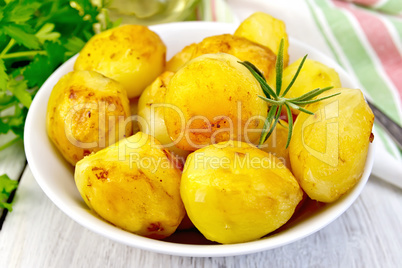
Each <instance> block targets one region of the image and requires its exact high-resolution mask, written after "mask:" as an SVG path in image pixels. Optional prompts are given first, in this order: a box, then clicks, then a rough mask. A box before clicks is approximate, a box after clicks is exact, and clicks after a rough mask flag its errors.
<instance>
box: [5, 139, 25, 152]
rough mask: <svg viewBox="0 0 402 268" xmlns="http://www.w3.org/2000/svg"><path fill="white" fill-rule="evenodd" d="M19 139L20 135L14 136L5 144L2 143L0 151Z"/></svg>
mask: <svg viewBox="0 0 402 268" xmlns="http://www.w3.org/2000/svg"><path fill="white" fill-rule="evenodd" d="M20 139H21V137H15V138H14V139H12V140H11V141H9V142H7V143H6V144H3V145H2V146H0V151H2V150H4V149H6V148H7V147H9V146H11V145H13V144H14V143H16V142H18V141H19V140H20Z"/></svg>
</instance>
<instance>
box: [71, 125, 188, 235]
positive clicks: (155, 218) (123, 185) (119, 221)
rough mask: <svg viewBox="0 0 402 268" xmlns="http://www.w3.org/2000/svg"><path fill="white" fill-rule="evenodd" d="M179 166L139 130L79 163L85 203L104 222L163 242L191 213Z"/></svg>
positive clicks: (77, 171)
mask: <svg viewBox="0 0 402 268" xmlns="http://www.w3.org/2000/svg"><path fill="white" fill-rule="evenodd" d="M176 164H177V163H176V160H175V159H174V157H172V155H171V154H170V153H169V152H168V151H167V150H164V149H163V147H162V146H161V144H160V143H159V142H158V141H157V140H155V139H154V138H153V137H151V136H149V135H146V134H144V133H142V132H138V133H137V134H135V135H133V136H131V137H129V138H126V139H123V140H121V141H120V142H118V143H117V144H115V145H112V146H110V147H108V148H106V149H104V150H101V151H99V152H97V153H96V154H92V155H90V156H87V157H85V158H84V159H82V160H81V161H79V162H78V163H77V166H76V169H75V182H76V185H77V188H78V190H79V192H80V194H81V196H82V198H83V199H84V201H85V203H86V204H87V205H88V206H89V207H90V208H91V209H92V210H93V211H95V212H96V213H98V214H99V215H100V216H101V217H102V218H103V219H105V220H107V221H108V222H110V223H112V224H114V225H116V226H117V227H120V228H122V229H124V230H127V231H130V232H133V233H135V234H139V235H142V236H146V237H150V238H155V239H162V238H165V237H167V236H169V235H171V234H172V233H173V232H174V231H175V230H176V228H177V226H179V224H180V222H181V221H182V219H183V217H184V215H185V210H184V207H183V203H182V201H181V198H180V177H181V170H180V169H178V168H177V167H176Z"/></svg>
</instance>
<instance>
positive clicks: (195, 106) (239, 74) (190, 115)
mask: <svg viewBox="0 0 402 268" xmlns="http://www.w3.org/2000/svg"><path fill="white" fill-rule="evenodd" d="M238 61H239V59H237V58H236V57H234V56H232V55H229V54H224V53H218V54H205V55H202V56H200V57H197V58H195V59H193V60H191V61H190V62H189V63H188V64H186V65H185V66H184V67H183V68H181V69H180V70H179V71H178V72H177V73H176V74H175V75H174V76H173V77H172V79H171V80H170V83H169V84H168V90H167V93H166V98H165V102H166V104H168V105H171V107H168V108H165V111H164V113H165V124H166V128H167V131H168V133H169V136H170V138H171V139H172V140H173V141H174V142H175V143H176V146H177V147H178V148H180V149H182V150H191V151H194V150H196V149H198V148H202V147H204V146H207V145H209V144H214V143H219V142H222V141H227V140H230V139H233V140H242V141H247V142H248V141H249V142H257V141H258V139H259V137H260V134H261V129H262V127H263V125H264V120H265V118H266V116H267V110H268V105H267V103H266V102H265V101H263V100H261V99H260V98H259V97H258V96H259V95H261V96H263V94H264V93H263V91H262V89H261V86H260V85H259V84H258V82H257V80H256V79H255V78H254V77H253V75H252V74H251V73H250V72H249V70H248V69H247V68H246V67H244V66H243V65H241V64H240V63H239V62H238ZM250 129H253V130H255V131H253V132H251V131H249V130H250ZM258 131H259V132H258Z"/></svg>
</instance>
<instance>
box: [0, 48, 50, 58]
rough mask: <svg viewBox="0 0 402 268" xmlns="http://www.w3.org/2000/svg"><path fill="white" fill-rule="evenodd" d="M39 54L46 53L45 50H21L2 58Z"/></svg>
mask: <svg viewBox="0 0 402 268" xmlns="http://www.w3.org/2000/svg"><path fill="white" fill-rule="evenodd" d="M37 54H42V55H44V54H46V51H45V50H34V51H21V52H14V53H9V54H6V55H2V56H0V58H2V59H13V58H22V57H33V56H35V55H37Z"/></svg>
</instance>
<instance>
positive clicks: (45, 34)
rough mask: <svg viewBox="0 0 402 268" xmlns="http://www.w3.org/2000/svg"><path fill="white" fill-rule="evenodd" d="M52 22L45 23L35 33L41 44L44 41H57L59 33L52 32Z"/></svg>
mask: <svg viewBox="0 0 402 268" xmlns="http://www.w3.org/2000/svg"><path fill="white" fill-rule="evenodd" d="M53 30H54V24H53V23H46V24H45V25H43V26H42V28H41V29H40V30H39V31H38V32H37V33H36V34H35V36H36V37H37V38H38V40H39V42H40V43H41V44H44V43H45V41H55V42H56V41H57V40H58V39H59V38H60V33H58V32H53Z"/></svg>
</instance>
